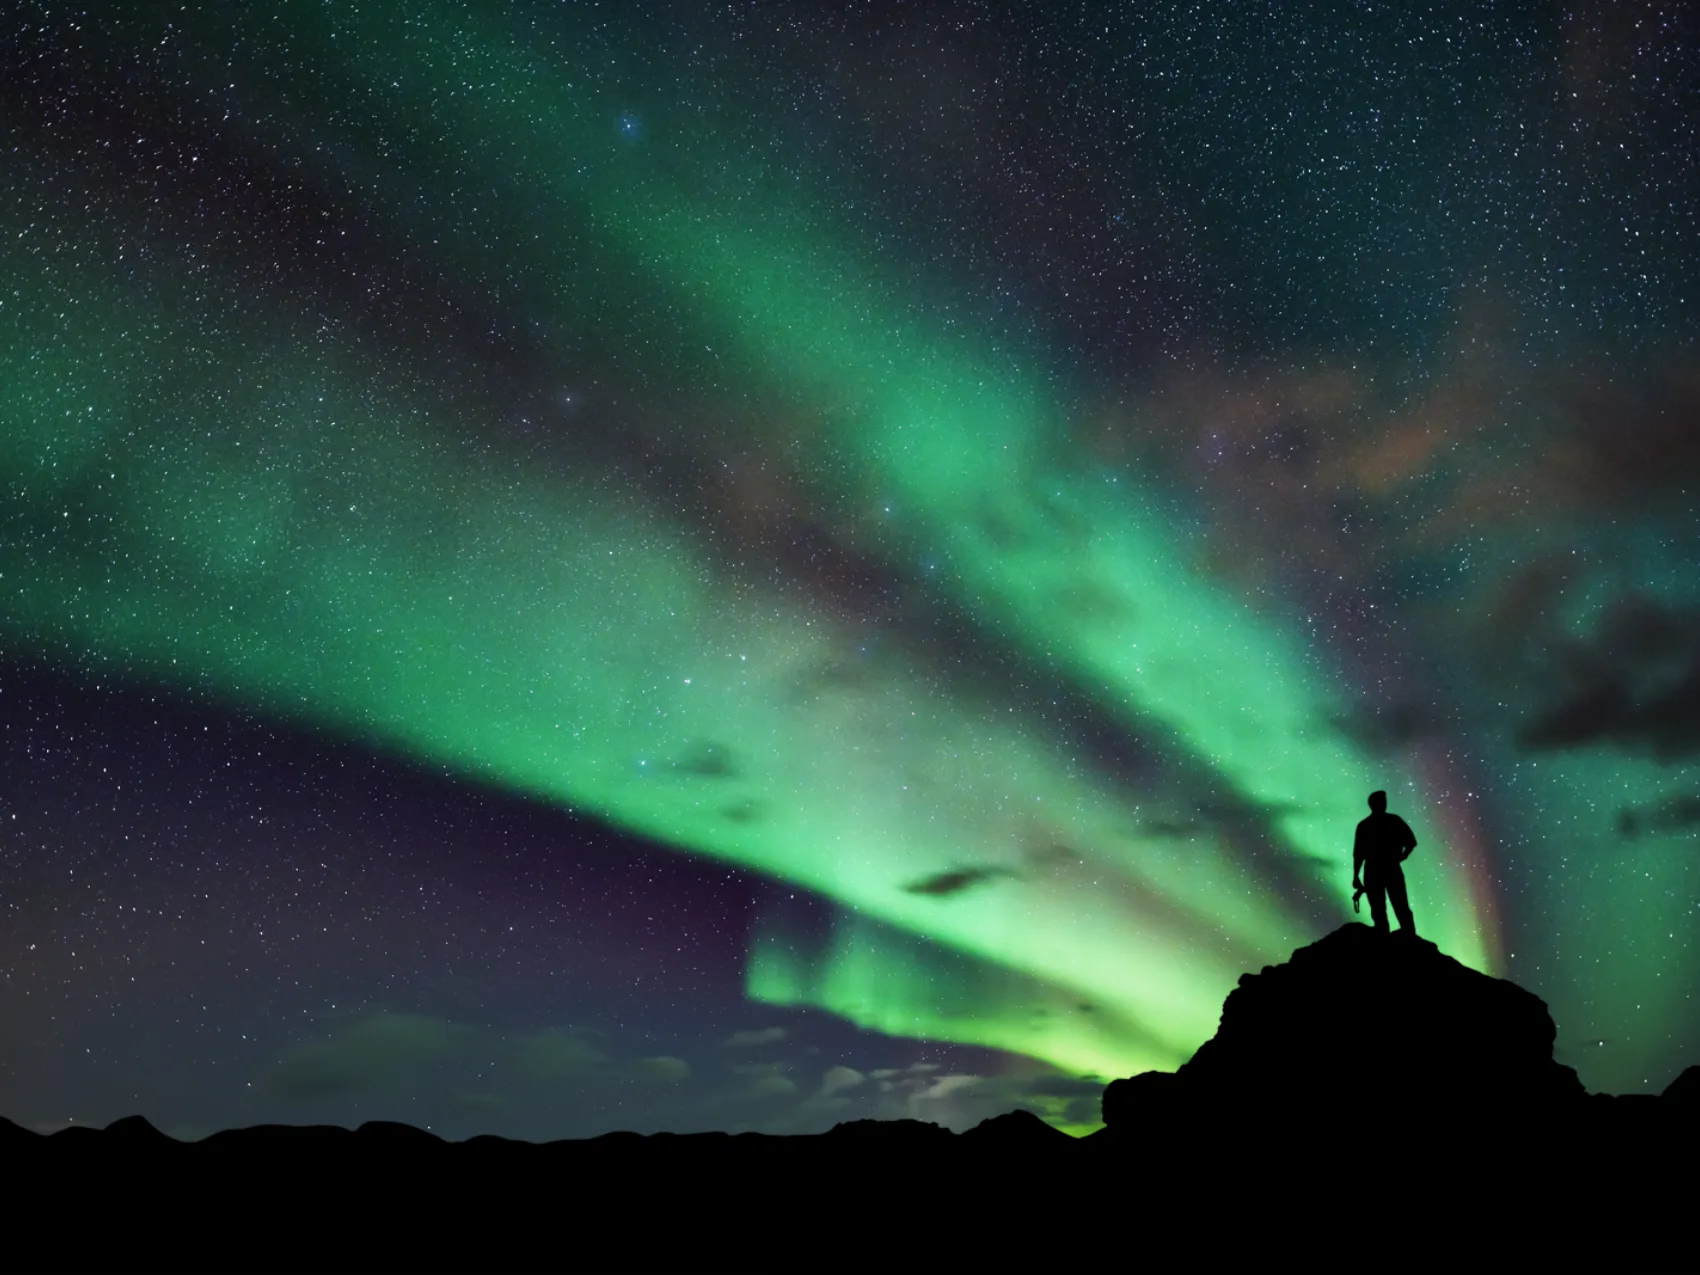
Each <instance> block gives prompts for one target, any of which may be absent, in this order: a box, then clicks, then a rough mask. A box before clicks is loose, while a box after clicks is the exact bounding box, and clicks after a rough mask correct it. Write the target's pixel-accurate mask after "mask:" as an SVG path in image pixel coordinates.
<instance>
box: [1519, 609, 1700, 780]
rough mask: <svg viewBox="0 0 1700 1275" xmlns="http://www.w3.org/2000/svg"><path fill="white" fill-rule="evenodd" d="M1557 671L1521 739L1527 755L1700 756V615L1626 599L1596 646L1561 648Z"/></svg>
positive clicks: (1601, 629)
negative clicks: (1604, 751) (1591, 750)
mask: <svg viewBox="0 0 1700 1275" xmlns="http://www.w3.org/2000/svg"><path fill="white" fill-rule="evenodd" d="M1552 665H1553V668H1552V673H1551V677H1552V680H1553V682H1554V683H1556V686H1555V689H1554V691H1553V693H1552V694H1551V695H1550V697H1549V701H1548V703H1547V706H1546V707H1545V708H1543V709H1541V710H1540V711H1539V712H1537V713H1536V714H1535V715H1534V716H1533V718H1532V720H1530V721H1529V722H1528V723H1527V724H1526V725H1525V726H1524V728H1523V729H1522V730H1521V731H1520V732H1519V733H1518V742H1519V743H1520V744H1522V745H1523V747H1525V748H1529V749H1554V748H1581V747H1586V746H1589V745H1594V744H1610V745H1614V746H1616V747H1619V748H1623V749H1625V750H1627V751H1631V752H1641V753H1648V754H1651V755H1652V756H1653V757H1655V758H1658V759H1659V760H1661V761H1674V760H1677V759H1680V758H1685V757H1690V756H1692V755H1694V754H1695V753H1696V752H1700V612H1695V611H1691V610H1679V609H1676V608H1672V607H1666V606H1663V605H1660V604H1658V603H1655V602H1651V601H1648V600H1646V599H1642V598H1630V599H1625V600H1623V601H1621V602H1618V603H1617V604H1615V605H1614V606H1612V607H1610V608H1609V609H1608V610H1607V611H1606V613H1605V615H1604V617H1603V618H1602V619H1601V621H1600V623H1599V625H1598V626H1597V628H1596V630H1595V632H1594V634H1593V636H1592V637H1591V638H1589V639H1587V640H1585V641H1581V642H1576V641H1570V642H1565V643H1562V644H1558V645H1556V646H1555V647H1554V648H1553V650H1552Z"/></svg>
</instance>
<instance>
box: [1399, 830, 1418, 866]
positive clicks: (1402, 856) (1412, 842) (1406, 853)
mask: <svg viewBox="0 0 1700 1275" xmlns="http://www.w3.org/2000/svg"><path fill="white" fill-rule="evenodd" d="M1399 826H1400V827H1401V828H1403V829H1404V830H1405V845H1404V848H1403V849H1401V850H1400V851H1399V862H1401V863H1403V862H1404V861H1405V860H1406V859H1409V858H1410V857H1411V851H1413V850H1415V849H1416V848H1417V834H1416V833H1414V832H1412V831H1411V825H1410V824H1408V823H1406V822H1405V821H1404V820H1403V819H1401V820H1399Z"/></svg>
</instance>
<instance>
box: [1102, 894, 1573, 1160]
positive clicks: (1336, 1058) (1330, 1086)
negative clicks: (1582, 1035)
mask: <svg viewBox="0 0 1700 1275" xmlns="http://www.w3.org/2000/svg"><path fill="white" fill-rule="evenodd" d="M1555 1034H1556V1033H1555V1029H1554V1026H1553V1021H1552V1018H1551V1017H1550V1016H1549V1015H1548V1013H1547V1008H1546V1004H1545V1003H1544V1002H1543V1001H1542V1000H1541V999H1540V998H1539V997H1538V996H1535V995H1534V994H1533V993H1531V992H1528V991H1525V990H1524V989H1523V988H1521V987H1518V986H1517V985H1516V984H1515V983H1511V982H1508V981H1506V980H1504V979H1498V978H1490V977H1488V976H1487V975H1485V974H1482V973H1479V972H1478V971H1476V970H1472V969H1470V968H1469V967H1468V966H1465V965H1462V964H1460V963H1459V962H1458V961H1456V960H1454V959H1453V958H1452V957H1450V956H1446V955H1444V954H1443V953H1442V952H1441V951H1440V950H1439V949H1438V948H1437V947H1436V946H1435V945H1434V944H1433V943H1431V942H1429V941H1428V940H1426V939H1421V938H1408V937H1406V936H1404V935H1402V934H1399V933H1394V934H1392V935H1387V934H1380V933H1377V932H1376V931H1375V930H1374V929H1372V928H1371V927H1370V926H1367V925H1344V926H1342V927H1341V928H1339V929H1338V930H1335V931H1334V932H1333V933H1332V934H1330V935H1328V936H1326V937H1325V938H1322V939H1319V940H1318V941H1317V942H1315V943H1312V944H1310V945H1309V946H1308V947H1302V948H1300V949H1298V950H1297V951H1296V952H1294V953H1293V956H1292V959H1291V960H1290V961H1288V962H1287V963H1286V964H1284V965H1274V966H1269V965H1266V966H1264V967H1263V970H1262V971H1261V972H1260V973H1256V974H1244V975H1241V977H1240V981H1239V986H1238V987H1236V988H1235V989H1234V990H1233V991H1232V992H1230V993H1229V994H1228V998H1227V1000H1226V1001H1225V1002H1224V1003H1223V1006H1222V1019H1221V1026H1220V1028H1219V1029H1218V1030H1217V1032H1216V1035H1215V1036H1213V1037H1212V1038H1211V1039H1210V1040H1208V1041H1206V1042H1205V1043H1204V1044H1203V1045H1202V1046H1201V1047H1200V1048H1199V1050H1198V1052H1197V1053H1195V1054H1194V1055H1193V1057H1192V1058H1191V1060H1190V1061H1188V1062H1186V1063H1185V1064H1183V1065H1182V1066H1181V1068H1180V1069H1179V1070H1178V1071H1177V1072H1174V1073H1172V1074H1170V1073H1163V1072H1151V1073H1146V1074H1145V1075H1143V1076H1137V1077H1130V1078H1129V1079H1127V1080H1118V1081H1115V1082H1113V1083H1112V1084H1111V1085H1110V1086H1109V1087H1108V1088H1107V1089H1106V1091H1105V1093H1104V1106H1103V1113H1104V1121H1105V1123H1106V1124H1107V1125H1109V1126H1111V1127H1118V1126H1121V1125H1123V1124H1127V1123H1134V1122H1138V1121H1140V1120H1141V1119H1144V1120H1147V1121H1150V1120H1164V1119H1168V1118H1172V1117H1173V1116H1174V1115H1176V1114H1178V1113H1179V1112H1180V1111H1181V1110H1182V1109H1187V1108H1190V1109H1192V1110H1193V1111H1194V1112H1195V1113H1198V1112H1207V1111H1209V1112H1232V1114H1233V1116H1234V1117H1235V1118H1246V1117H1247V1116H1248V1115H1251V1114H1255V1113H1257V1112H1266V1113H1268V1114H1269V1115H1270V1116H1272V1117H1273V1116H1278V1115H1280V1114H1282V1113H1285V1112H1296V1111H1304V1110H1314V1109H1315V1108H1316V1107H1317V1106H1318V1104H1321V1105H1323V1106H1326V1105H1327V1104H1329V1103H1330V1102H1338V1101H1339V1100H1340V1099H1341V1096H1342V1094H1343V1093H1344V1092H1345V1090H1346V1087H1347V1086H1348V1085H1349V1084H1351V1083H1352V1081H1354V1080H1355V1081H1358V1082H1361V1083H1363V1084H1366V1085H1370V1086H1373V1087H1374V1088H1377V1089H1379V1090H1382V1091H1384V1092H1389V1093H1397V1094H1398V1095H1400V1097H1399V1102H1400V1105H1401V1108H1402V1109H1403V1110H1404V1111H1406V1112H1411V1113H1414V1112H1417V1111H1428V1112H1433V1111H1439V1112H1441V1113H1458V1112H1461V1111H1463V1110H1465V1109H1491V1110H1492V1111H1494V1112H1495V1113H1496V1114H1498V1115H1502V1116H1503V1115H1505V1114H1508V1113H1510V1112H1513V1111H1525V1110H1527V1111H1531V1112H1544V1111H1546V1110H1547V1109H1548V1108H1551V1107H1552V1106H1553V1105H1554V1104H1560V1105H1562V1104H1567V1103H1569V1104H1574V1103H1576V1102H1578V1101H1579V1100H1581V1099H1582V1098H1583V1097H1584V1096H1585V1091H1584V1089H1583V1087H1582V1082H1581V1081H1580V1080H1578V1079H1577V1077H1576V1073H1575V1072H1574V1071H1573V1070H1572V1069H1570V1068H1569V1067H1565V1066H1562V1065H1560V1064H1559V1063H1557V1062H1554V1061H1553V1057H1552V1046H1553V1039H1554V1036H1555Z"/></svg>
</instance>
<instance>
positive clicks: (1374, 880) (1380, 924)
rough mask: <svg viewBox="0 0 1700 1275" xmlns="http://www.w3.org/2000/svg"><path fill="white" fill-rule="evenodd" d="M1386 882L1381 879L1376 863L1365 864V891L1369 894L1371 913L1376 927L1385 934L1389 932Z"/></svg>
mask: <svg viewBox="0 0 1700 1275" xmlns="http://www.w3.org/2000/svg"><path fill="white" fill-rule="evenodd" d="M1386 889H1387V887H1386V883H1385V882H1383V881H1382V879H1381V872H1380V871H1379V870H1378V869H1377V868H1376V866H1375V865H1374V864H1370V863H1366V864H1364V893H1365V894H1367V895H1369V914H1370V916H1371V917H1372V918H1374V920H1375V928H1376V929H1378V930H1380V931H1381V932H1382V933H1383V934H1385V933H1387V894H1386Z"/></svg>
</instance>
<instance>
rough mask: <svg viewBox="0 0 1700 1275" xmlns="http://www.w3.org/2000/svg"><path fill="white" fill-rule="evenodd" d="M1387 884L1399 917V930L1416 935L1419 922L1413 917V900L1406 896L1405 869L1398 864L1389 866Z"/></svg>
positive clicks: (1395, 912)
mask: <svg viewBox="0 0 1700 1275" xmlns="http://www.w3.org/2000/svg"><path fill="white" fill-rule="evenodd" d="M1386 886H1387V893H1388V894H1389V895H1390V896H1391V897H1392V899H1393V912H1394V914H1395V915H1396V916H1397V917H1398V918H1399V932H1400V933H1401V934H1410V935H1412V936H1415V934H1416V932H1417V923H1416V922H1415V921H1413V920H1412V919H1411V901H1410V900H1409V899H1408V898H1406V897H1405V870H1404V869H1403V868H1401V867H1400V866H1399V865H1398V864H1393V865H1392V866H1391V867H1390V868H1388V870H1387V881H1386Z"/></svg>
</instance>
